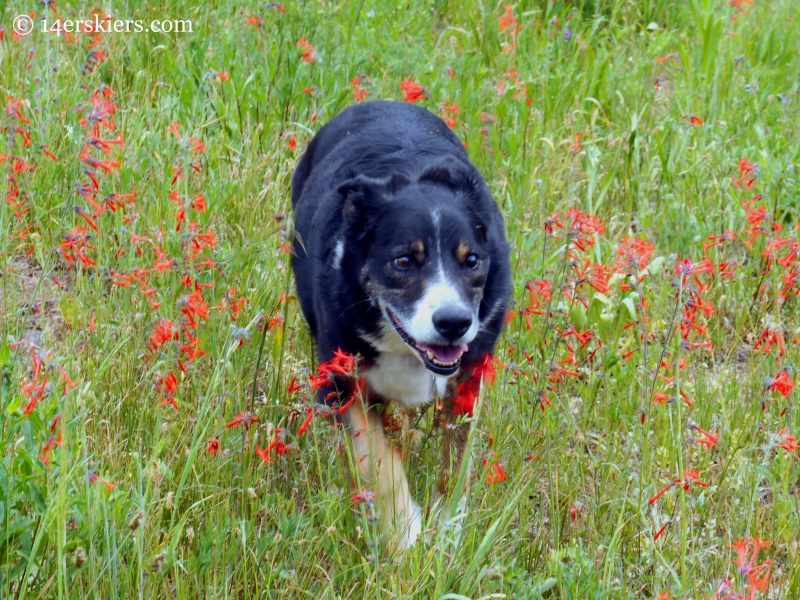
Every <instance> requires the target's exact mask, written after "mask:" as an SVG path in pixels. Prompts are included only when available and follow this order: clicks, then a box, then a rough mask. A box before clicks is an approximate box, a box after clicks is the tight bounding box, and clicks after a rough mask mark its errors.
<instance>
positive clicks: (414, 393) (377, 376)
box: [366, 334, 447, 408]
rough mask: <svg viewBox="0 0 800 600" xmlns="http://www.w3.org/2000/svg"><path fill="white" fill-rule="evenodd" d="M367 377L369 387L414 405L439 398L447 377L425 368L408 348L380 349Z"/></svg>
mask: <svg viewBox="0 0 800 600" xmlns="http://www.w3.org/2000/svg"><path fill="white" fill-rule="evenodd" d="M395 335H397V334H395ZM397 337H398V339H400V336H397ZM400 341H401V343H403V342H402V339H401V340H400ZM403 346H406V345H405V343H403ZM407 347H408V346H406V348H407ZM366 377H367V385H368V386H369V389H370V390H371V391H373V392H376V393H378V394H380V395H381V396H383V397H384V398H387V399H388V400H393V401H394V402H397V403H398V404H400V405H402V406H404V407H406V408H417V407H419V406H423V405H425V404H428V403H429V402H431V401H432V400H434V399H435V398H441V397H442V396H444V393H445V390H446V388H447V377H445V376H443V375H434V374H433V373H431V372H430V371H428V369H426V368H425V366H424V365H423V364H422V361H421V360H420V358H419V356H417V355H416V352H414V351H413V350H411V349H410V348H409V353H408V354H406V353H403V354H400V353H396V352H382V353H381V354H380V355H378V358H377V359H376V361H375V364H373V365H372V366H371V367H370V369H369V370H368V371H367V375H366Z"/></svg>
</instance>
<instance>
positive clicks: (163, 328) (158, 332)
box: [150, 319, 178, 351]
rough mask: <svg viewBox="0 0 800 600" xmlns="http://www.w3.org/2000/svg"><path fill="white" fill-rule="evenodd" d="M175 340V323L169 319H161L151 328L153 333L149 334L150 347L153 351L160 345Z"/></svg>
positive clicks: (176, 336)
mask: <svg viewBox="0 0 800 600" xmlns="http://www.w3.org/2000/svg"><path fill="white" fill-rule="evenodd" d="M175 339H178V332H177V329H176V327H175V323H174V322H172V321H170V320H169V319H161V320H160V321H159V322H158V323H156V325H155V327H153V333H151V334H150V347H151V349H152V350H153V351H155V350H156V349H157V348H158V347H159V346H161V345H162V344H166V343H167V342H168V341H170V340H175Z"/></svg>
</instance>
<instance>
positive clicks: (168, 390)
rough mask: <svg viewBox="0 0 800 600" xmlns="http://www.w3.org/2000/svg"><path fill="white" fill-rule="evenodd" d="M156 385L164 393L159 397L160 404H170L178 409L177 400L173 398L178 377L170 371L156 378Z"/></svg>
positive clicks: (176, 388) (176, 389)
mask: <svg viewBox="0 0 800 600" xmlns="http://www.w3.org/2000/svg"><path fill="white" fill-rule="evenodd" d="M157 383H158V387H159V389H160V390H161V391H162V393H163V394H164V395H163V396H162V398H161V405H162V406H165V405H170V406H172V408H174V409H175V410H178V402H177V401H176V400H175V392H177V391H178V378H177V377H176V376H175V374H174V373H170V374H169V375H167V376H166V377H164V376H160V377H158V379H157Z"/></svg>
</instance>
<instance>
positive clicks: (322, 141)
mask: <svg viewBox="0 0 800 600" xmlns="http://www.w3.org/2000/svg"><path fill="white" fill-rule="evenodd" d="M292 207H293V210H294V218H295V232H296V237H295V242H294V255H293V260H292V265H293V267H294V272H295V277H296V281H297V293H298V297H299V300H300V305H301V307H302V310H303V313H304V315H305V318H306V320H307V321H308V324H309V326H310V328H311V332H312V334H313V336H314V338H315V340H316V342H317V345H318V357H319V360H320V361H325V360H328V359H330V358H331V357H332V356H333V352H334V351H335V350H336V349H337V348H341V349H342V350H344V351H346V352H348V353H352V354H360V355H362V356H363V357H364V358H365V359H366V366H367V368H368V365H369V361H370V360H373V359H374V358H375V357H376V350H375V349H374V348H373V347H372V346H371V345H370V343H368V342H367V341H366V340H365V339H364V336H365V334H367V335H376V334H377V332H378V328H379V323H380V322H381V319H382V313H381V311H380V310H379V309H378V308H377V307H376V305H375V302H374V299H375V297H376V295H380V294H388V295H390V296H391V297H392V298H394V300H393V302H395V303H397V304H400V305H402V304H403V303H404V302H406V303H407V302H411V301H412V300H413V298H414V297H417V296H418V295H419V293H420V289H424V284H425V281H426V280H427V278H428V277H429V276H430V273H428V272H427V271H426V268H427V266H425V265H416V264H415V265H414V266H415V269H414V270H413V273H412V272H409V273H405V272H398V271H397V270H396V269H392V268H391V266H390V265H391V261H392V259H393V257H394V256H395V255H396V254H397V253H398V252H406V253H408V252H407V250H404V249H407V245H404V244H408V241H409V240H411V239H413V238H420V239H422V240H428V244H427V245H428V246H430V245H432V243H431V241H430V240H434V238H435V237H436V233H437V232H436V231H433V230H432V227H433V226H432V225H431V223H432V221H431V211H432V208H437V209H438V210H439V213H440V215H441V219H440V223H441V225H440V228H439V232H440V233H439V235H440V237H441V238H443V239H442V240H436V243H438V244H440V245H441V244H443V248H444V249H443V250H442V252H441V254H442V255H445V254H446V255H447V256H446V257H445V259H446V261H447V263H446V267H447V268H448V269H450V270H452V272H453V273H455V274H456V275H454V277H455V278H457V279H458V282H459V285H460V286H462V287H463V291H464V294H466V295H467V296H469V297H471V298H474V299H475V302H476V305H477V302H480V308H479V312H478V315H479V320H480V321H481V325H482V327H481V330H480V332H479V333H478V336H477V337H476V338H475V339H474V340H473V341H472V343H470V344H469V351H468V352H467V353H466V354H465V355H464V356H463V358H462V362H461V369H460V372H461V373H464V372H466V371H471V367H473V366H474V365H475V364H477V363H478V362H480V361H481V360H482V359H483V357H484V356H485V355H486V354H487V353H491V352H492V351H493V349H494V346H495V343H496V341H497V338H498V336H499V334H500V331H501V329H502V327H503V320H504V317H505V314H506V309H507V304H508V299H509V296H510V292H511V270H510V265H509V246H508V243H507V242H506V238H505V231H504V227H503V220H502V216H501V214H500V211H499V210H498V208H497V205H496V204H495V201H494V199H493V198H492V196H491V193H490V192H489V189H488V187H487V185H486V183H485V181H484V180H483V178H482V177H481V175H480V173H479V172H478V170H477V169H476V168H475V167H474V166H473V165H472V163H471V162H470V161H469V158H468V156H467V153H466V152H465V150H464V148H463V146H462V144H461V142H460V141H459V139H458V138H457V137H456V136H455V135H454V134H453V133H452V132H451V131H450V129H449V128H448V127H447V126H446V125H445V124H444V122H443V121H442V120H441V119H439V118H438V117H436V116H435V115H433V114H431V113H430V112H428V111H427V110H425V109H423V108H420V107H417V106H413V105H410V104H407V103H402V102H382V101H381V102H377V101H376V102H367V103H363V104H358V105H356V106H352V107H350V108H348V109H346V110H344V111H342V113H340V114H339V115H338V116H336V117H335V118H334V119H333V120H332V121H331V122H330V123H328V124H327V125H325V126H324V127H323V128H322V129H321V130H320V131H319V133H317V135H316V136H315V137H314V139H313V140H312V141H311V143H310V144H309V146H308V149H307V150H306V152H305V154H304V155H303V157H302V159H301V160H300V162H299V164H298V166H297V169H296V171H295V173H294V177H293V178H292ZM341 239H343V240H344V254H343V257H342V260H341V268H340V269H335V268H334V266H333V263H334V255H335V247H336V244H337V241H338V240H341ZM458 240H464V241H465V242H466V243H467V244H468V245H469V248H470V252H472V253H474V254H475V255H477V256H478V258H479V264H478V265H477V266H476V267H475V268H470V269H467V268H466V267H464V266H463V265H460V264H457V261H456V259H455V258H454V257H453V255H452V251H451V250H450V248H451V247H452V246H453V244H455V243H456V242H457V241H458ZM398 244H399V245H398ZM427 251H431V252H433V249H432V248H428V249H426V252H427ZM387 261H388V262H387ZM387 265H388V266H387ZM481 294H482V299H481Z"/></svg>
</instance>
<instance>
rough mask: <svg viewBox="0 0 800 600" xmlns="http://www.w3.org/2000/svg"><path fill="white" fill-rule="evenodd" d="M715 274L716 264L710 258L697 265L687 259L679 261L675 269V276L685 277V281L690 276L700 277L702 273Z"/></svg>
mask: <svg viewBox="0 0 800 600" xmlns="http://www.w3.org/2000/svg"><path fill="white" fill-rule="evenodd" d="M713 272H714V263H713V261H712V260H711V259H710V258H708V257H706V258H704V259H703V260H701V261H700V262H696V263H693V262H692V261H691V260H689V259H688V258H685V259H683V260H679V261H678V262H677V263H676V264H675V266H674V268H673V274H675V275H681V276H683V277H684V280H685V278H686V277H688V276H689V275H698V274H700V273H713Z"/></svg>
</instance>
